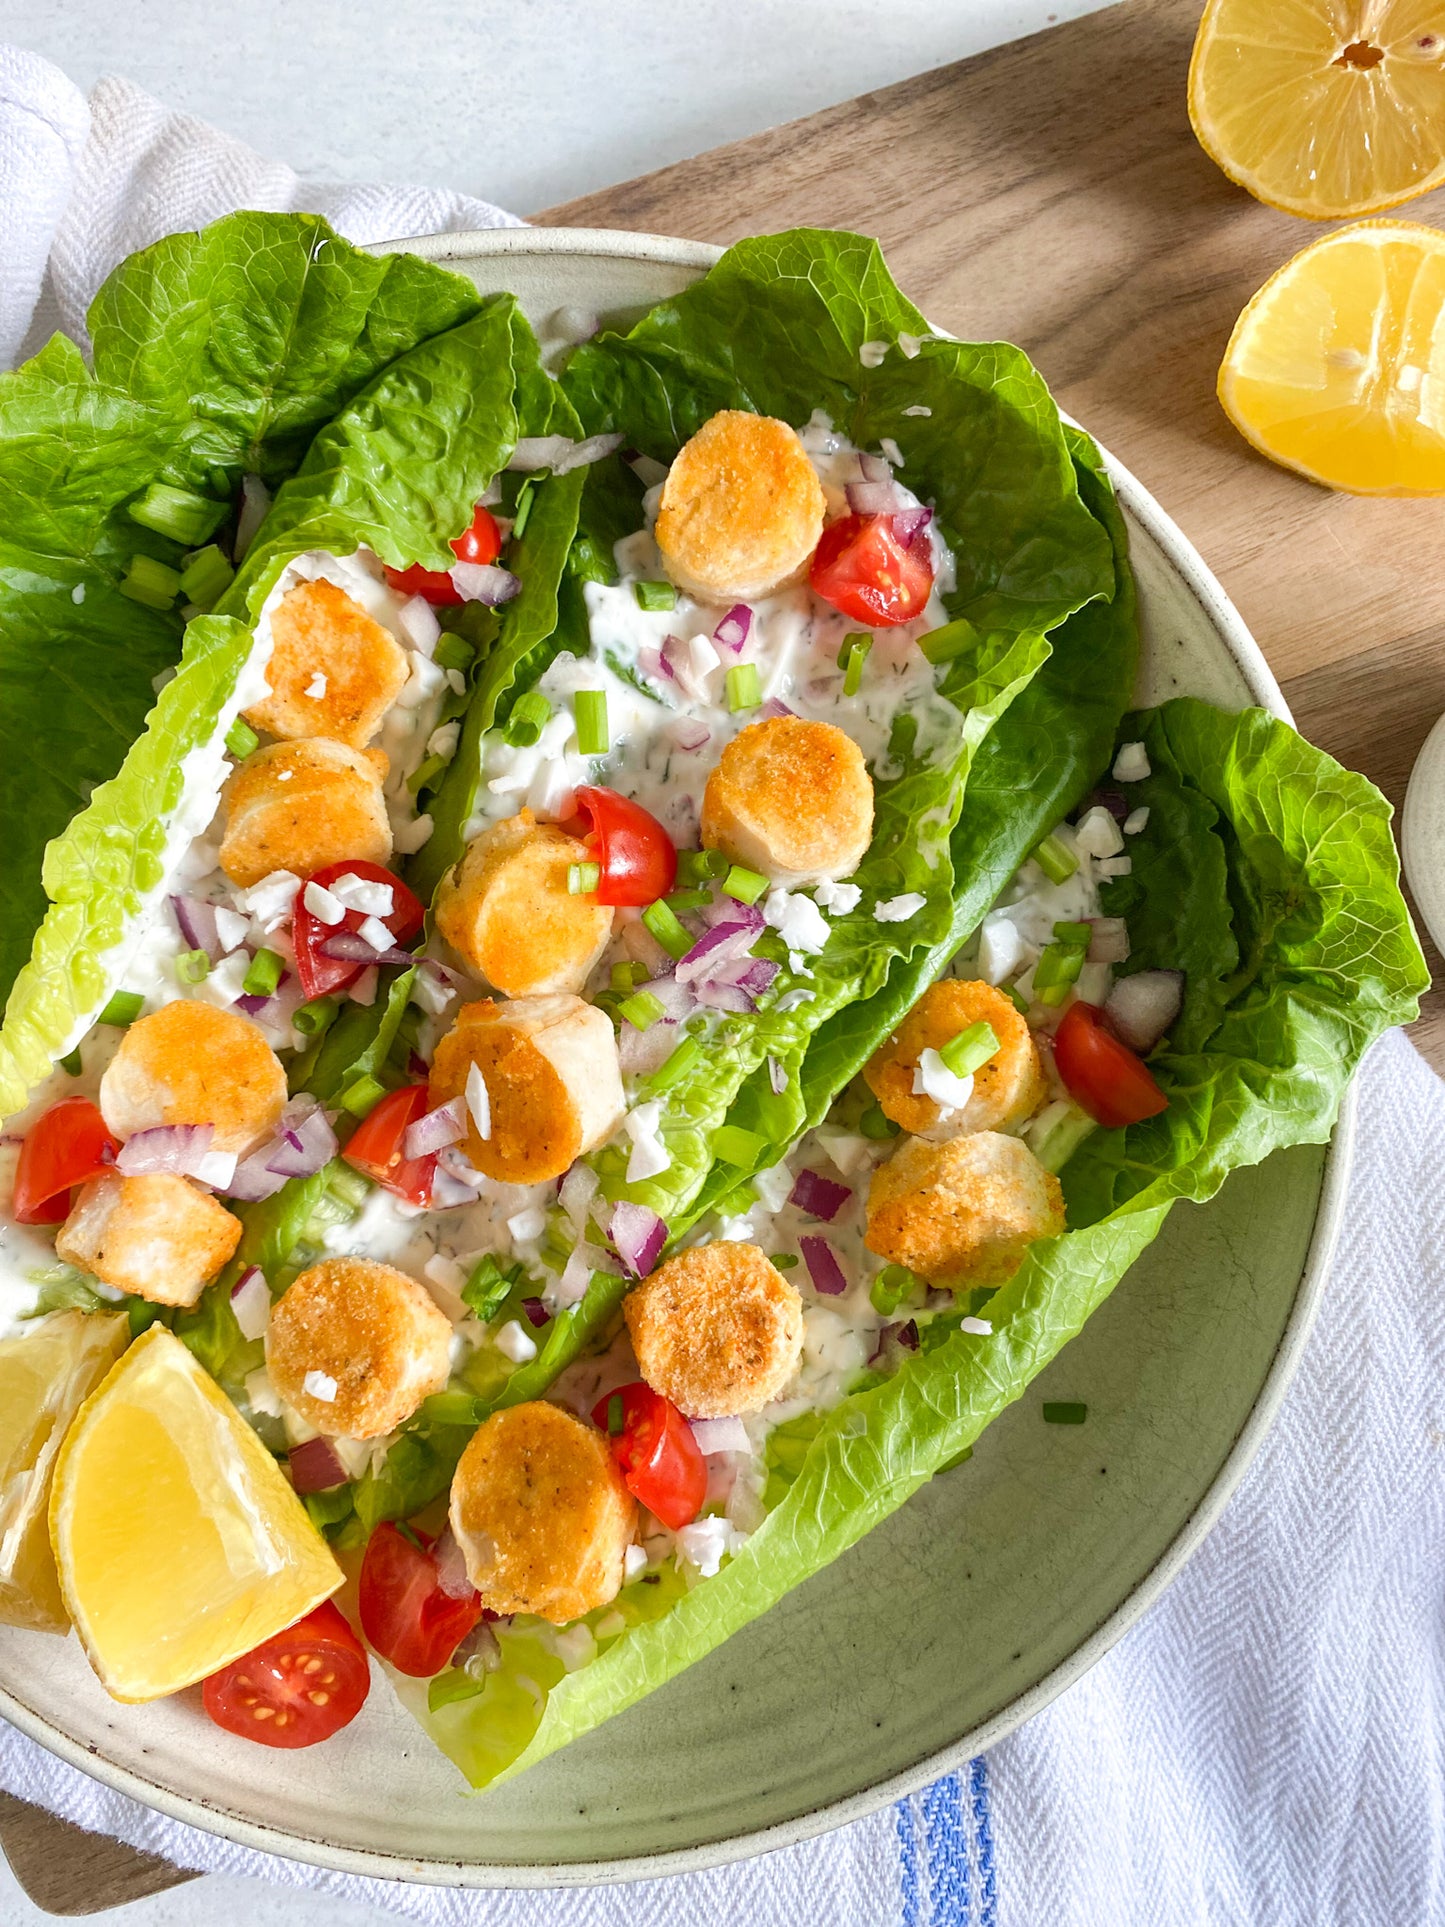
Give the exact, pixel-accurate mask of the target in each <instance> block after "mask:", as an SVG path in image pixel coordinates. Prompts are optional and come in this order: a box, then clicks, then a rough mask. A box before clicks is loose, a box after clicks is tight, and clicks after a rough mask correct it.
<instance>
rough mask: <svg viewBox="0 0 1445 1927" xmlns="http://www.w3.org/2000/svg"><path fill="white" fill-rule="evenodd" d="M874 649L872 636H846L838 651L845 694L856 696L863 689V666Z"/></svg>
mask: <svg viewBox="0 0 1445 1927" xmlns="http://www.w3.org/2000/svg"><path fill="white" fill-rule="evenodd" d="M872 647H873V638H872V636H865V635H862V634H859V635H855V636H845V637H844V639H843V647H842V648H841V649H840V650H839V651H838V667H839V668H840V669H841V670H842V671H843V694H844V695H845V696H856V695H857V694H858V691H859V690H860V689H861V688H862V687H863V665H864V663H865V662H867V660H868V651H869V650H870V649H871V648H872Z"/></svg>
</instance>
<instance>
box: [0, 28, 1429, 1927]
mask: <svg viewBox="0 0 1445 1927" xmlns="http://www.w3.org/2000/svg"><path fill="white" fill-rule="evenodd" d="M1197 17H1198V0H1126V4H1125V5H1123V6H1120V7H1117V8H1114V9H1112V10H1110V11H1108V12H1105V13H1099V14H1094V15H1091V16H1090V17H1088V18H1087V19H1084V20H1080V21H1075V22H1072V23H1071V24H1069V25H1068V26H1064V27H1058V28H1055V29H1053V30H1052V31H1050V32H1048V33H1046V34H1040V35H1037V36H1035V37H1033V38H1032V39H1029V40H1021V41H1016V42H1015V43H1014V44H1013V45H1011V46H1008V47H1004V48H1000V49H998V50H997V51H995V52H993V53H989V54H983V55H980V56H978V57H976V58H975V59H972V60H967V61H961V62H959V63H958V64H956V65H954V66H950V67H943V68H939V69H937V70H935V71H934V72H932V73H929V74H924V75H921V76H920V77H919V78H918V79H916V80H910V81H905V82H904V83H903V84H902V85H901V86H898V87H892V88H889V89H888V90H887V91H886V92H883V93H878V94H870V95H864V96H863V97H862V98H861V99H859V100H855V101H849V102H848V103H847V104H846V105H844V106H841V107H835V108H831V109H829V110H828V111H827V112H825V113H822V114H815V115H813V116H812V117H811V118H809V119H807V120H803V121H797V122H794V123H792V124H790V125H788V126H785V127H779V128H775V129H773V130H772V131H771V132H769V133H766V134H760V135H758V136H756V137H755V138H753V139H751V140H747V141H742V142H739V143H738V144H736V145H735V146H731V147H723V148H718V149H715V150H714V151H713V152H711V153H708V154H703V155H701V156H699V157H698V158H697V159H696V160H691V161H685V162H683V163H681V164H680V165H678V166H674V167H669V168H664V169H663V170H662V171H661V172H660V173H657V174H650V175H647V176H645V177H644V178H643V179H641V180H637V181H630V182H626V183H624V184H623V185H622V186H620V187H615V188H609V189H607V190H605V191H604V192H603V193H600V194H592V195H588V196H587V197H586V198H585V199H583V200H578V201H569V202H567V203H566V204H565V205H564V206H561V207H554V208H549V209H547V210H546V211H545V212H543V213H541V214H538V215H535V216H534V217H533V218H534V219H535V220H536V221H537V222H538V223H539V224H541V225H545V226H550V227H573V226H575V227H615V228H629V229H634V230H646V231H651V232H654V233H661V234H676V235H683V236H686V237H688V238H692V239H697V240H705V241H714V242H727V241H732V240H736V239H737V238H738V236H740V235H743V234H751V233H764V232H767V231H769V230H773V229H777V228H784V227H792V226H795V225H799V224H802V223H813V224H816V225H818V226H825V227H851V228H857V229H858V230H860V231H861V232H863V233H866V234H874V235H876V236H877V237H878V238H879V240H880V241H881V242H882V243H883V246H884V248H885V249H886V251H887V254H888V259H889V262H890V265H891V266H892V269H893V272H894V274H895V276H896V277H897V279H898V281H899V282H900V283H901V285H902V286H903V288H904V289H905V291H906V292H907V293H908V294H909V295H910V296H911V297H912V298H913V299H914V300H915V301H916V302H917V303H918V305H919V306H920V307H921V308H923V309H924V310H925V312H926V313H927V314H928V315H929V316H930V318H931V319H932V320H934V321H935V322H937V323H938V324H939V325H940V326H941V327H945V328H948V329H950V330H952V332H954V333H955V334H958V335H962V336H965V337H973V338H976V339H977V338H990V337H998V338H1003V339H1006V340H1010V341H1016V342H1018V343H1020V344H1021V345H1022V346H1023V347H1024V348H1026V349H1027V350H1028V352H1029V354H1030V355H1031V356H1032V357H1033V359H1034V360H1035V361H1036V362H1037V364H1038V366H1039V367H1040V368H1041V369H1042V370H1043V373H1044V375H1045V376H1046V377H1047V379H1048V381H1049V383H1050V385H1051V386H1052V388H1053V390H1054V393H1055V394H1056V395H1057V397H1058V399H1059V401H1060V403H1061V405H1062V406H1063V407H1065V408H1066V409H1068V410H1069V411H1070V413H1072V414H1074V415H1076V416H1077V417H1078V418H1079V419H1080V420H1081V421H1082V422H1083V423H1084V424H1085V425H1086V426H1087V427H1088V428H1089V429H1090V430H1092V431H1093V433H1094V434H1096V435H1097V436H1098V437H1099V439H1100V440H1101V441H1102V442H1104V443H1105V444H1106V445H1107V446H1108V447H1109V448H1110V449H1111V450H1112V451H1113V452H1114V453H1115V454H1116V455H1117V456H1118V457H1119V458H1120V460H1122V461H1123V462H1125V463H1126V464H1127V465H1128V466H1129V467H1130V468H1131V469H1132V470H1133V471H1134V473H1135V474H1136V475H1137V476H1138V477H1139V479H1140V480H1141V481H1142V482H1143V483H1144V484H1145V486H1146V487H1147V488H1149V489H1150V490H1152V492H1153V493H1154V495H1155V496H1156V497H1157V498H1158V500H1159V501H1160V503H1161V504H1162V505H1163V507H1164V508H1165V509H1166V510H1167V511H1168V513H1169V514H1170V515H1172V516H1173V517H1174V518H1175V520H1176V521H1177V522H1178V523H1179V525H1180V526H1181V527H1182V528H1183V530H1184V531H1185V533H1186V534H1187V535H1188V536H1189V537H1190V539H1191V540H1192V541H1193V542H1194V543H1195V544H1196V546H1197V547H1198V548H1199V550H1200V552H1201V554H1202V555H1203V556H1204V558H1205V560H1206V561H1207V562H1208V563H1209V564H1210V565H1211V567H1212V568H1213V569H1214V570H1215V572H1216V573H1217V574H1218V575H1219V577H1220V579H1221V580H1222V582H1223V583H1224V586H1225V588H1226V590H1227V591H1228V592H1229V594H1230V595H1231V596H1232V597H1233V598H1234V601H1235V602H1236V603H1237V605H1238V606H1239V609H1240V611H1241V613H1242V614H1243V616H1244V619H1245V621H1246V622H1247V623H1248V624H1249V626H1250V628H1251V629H1252V630H1253V632H1254V634H1255V636H1256V638H1257V639H1258V641H1259V643H1260V645H1261V647H1262V648H1263V650H1264V652H1265V654H1266V656H1267V657H1268V658H1269V661H1270V663H1271V665H1272V667H1273V669H1274V672H1275V674H1276V675H1277V676H1278V678H1279V680H1280V682H1281V684H1282V685H1283V687H1284V692H1285V697H1286V699H1287V701H1288V702H1289V704H1290V706H1291V708H1292V709H1293V711H1294V713H1295V717H1296V719H1297V721H1298V722H1299V725H1300V727H1301V729H1302V730H1303V731H1304V732H1305V734H1306V735H1308V736H1309V737H1311V738H1312V739H1313V741H1315V742H1317V743H1319V744H1321V745H1322V746H1323V747H1324V748H1325V749H1328V750H1329V751H1330V752H1331V753H1332V754H1333V755H1335V756H1336V757H1338V758H1339V759H1340V761H1341V762H1344V763H1347V764H1349V765H1351V766H1352V767H1354V768H1356V769H1360V770H1363V771H1365V772H1366V774H1367V775H1369V776H1371V777H1372V778H1373V779H1374V780H1375V781H1376V782H1377V783H1378V784H1379V785H1380V787H1381V788H1382V789H1383V790H1384V791H1385V792H1386V794H1387V795H1388V796H1390V798H1391V799H1392V800H1393V801H1394V802H1395V803H1396V805H1397V806H1398V805H1399V804H1400V803H1401V802H1402V801H1403V797H1404V789H1405V782H1406V779H1407V777H1408V775H1409V772H1410V767H1411V765H1412V763H1413V762H1414V759H1415V756H1416V754H1417V752H1418V750H1419V748H1420V745H1421V743H1422V742H1423V741H1424V738H1425V736H1426V734H1427V733H1428V731H1429V729H1430V727H1431V726H1432V724H1433V723H1434V721H1435V719H1436V717H1437V716H1438V715H1439V714H1440V713H1441V712H1442V710H1445V649H1442V643H1445V569H1441V568H1440V567H1439V566H1438V564H1437V556H1438V553H1439V543H1438V531H1439V529H1440V513H1441V512H1440V508H1439V505H1438V504H1436V503H1434V502H1392V501H1371V500H1365V499H1355V498H1352V497H1349V496H1343V495H1332V494H1329V493H1328V492H1326V491H1325V490H1323V489H1317V488H1314V487H1313V486H1311V485H1310V484H1309V483H1307V482H1304V481H1301V480H1300V479H1298V478H1297V477H1295V476H1293V475H1289V474H1287V473H1285V472H1284V471H1283V470H1281V469H1276V468H1273V467H1271V466H1270V464H1268V463H1267V462H1265V461H1263V460H1262V459H1261V458H1260V457H1258V456H1256V455H1255V454H1254V453H1253V452H1252V451H1251V450H1250V449H1249V448H1248V447H1247V446H1246V445H1245V444H1244V443H1243V442H1242V441H1241V440H1240V438H1239V437H1238V436H1237V435H1236V434H1235V433H1234V431H1233V430H1232V429H1231V428H1230V426H1229V424H1228V422H1227V421H1226V420H1225V418H1224V415H1223V414H1222V412H1221V411H1220V409H1219V406H1218V403H1217V402H1216V400H1215V396H1214V379H1215V371H1216V369H1217V368H1218V365H1219V360H1220V356H1221V355H1222V353H1223V351H1224V346H1225V343H1226V342H1227V340H1228V338H1229V333H1230V329H1231V328H1232V327H1233V324H1234V321H1235V317H1236V316H1237V315H1238V313H1239V311H1240V309H1241V308H1242V307H1243V306H1244V304H1245V302H1246V301H1247V300H1248V299H1249V297H1250V296H1251V295H1252V294H1253V293H1254V292H1255V290H1256V288H1258V287H1259V286H1260V284H1261V283H1262V282H1263V281H1264V280H1265V279H1266V278H1267V277H1268V276H1269V275H1270V274H1271V273H1272V272H1273V270H1274V269H1275V268H1277V267H1278V266H1280V264H1281V263H1282V262H1284V261H1286V260H1287V259H1288V258H1289V256H1290V255H1291V254H1293V253H1294V252H1295V251H1296V250H1297V249H1299V248H1301V247H1303V246H1304V245H1305V244H1306V243H1307V242H1308V241H1310V240H1311V239H1313V238H1314V237H1315V235H1317V234H1318V233H1319V232H1320V231H1321V230H1320V229H1319V228H1318V227H1316V226H1314V225H1312V224H1309V223H1305V222H1301V221H1297V220H1294V219H1292V218H1291V217H1290V216H1288V215H1283V214H1275V213H1273V212H1272V211H1271V210H1269V209H1268V208H1265V207H1261V206H1260V205H1259V204H1258V203H1257V202H1255V201H1253V200H1251V199H1250V198H1249V196H1248V195H1246V194H1245V193H1243V192H1242V191H1241V190H1240V189H1238V188H1235V187H1232V186H1231V185H1230V183H1229V182H1228V181H1227V180H1225V178H1224V177H1223V175H1221V174H1220V173H1219V171H1218V170H1217V169H1216V168H1215V167H1214V166H1213V164H1212V163H1211V162H1210V161H1209V160H1208V159H1207V158H1206V157H1205V155H1204V154H1203V153H1202V152H1201V151H1200V149H1199V147H1198V146H1197V144H1196V143H1195V141H1194V138H1193V136H1192V134H1191V132H1190V129H1189V120H1188V116H1187V113H1186V111H1185V76H1186V73H1187V70H1188V65H1189V50H1190V45H1191V42H1192V39H1193V34H1194V27H1195V23H1196V20H1197ZM1406 213H1407V216H1408V218H1410V219H1416V220H1422V221H1427V222H1432V223H1434V224H1437V225H1445V190H1442V191H1441V192H1440V193H1437V194H1434V195H1431V196H1428V197H1427V198H1425V199H1423V200H1421V201H1418V202H1416V203H1415V204H1414V205H1412V206H1411V207H1410V208H1409V209H1408V210H1406ZM1427 951H1428V952H1429V955H1430V962H1431V968H1432V970H1433V971H1434V972H1435V974H1436V987H1435V989H1434V990H1432V992H1431V994H1430V997H1429V998H1428V999H1427V1002H1426V1008H1425V1013H1424V1015H1423V1016H1422V1018H1421V1020H1420V1022H1419V1024H1417V1025H1416V1026H1415V1030H1414V1035H1415V1041H1416V1042H1417V1043H1418V1044H1419V1046H1420V1048H1421V1049H1422V1050H1423V1051H1424V1053H1425V1055H1426V1056H1427V1057H1429V1058H1430V1059H1431V1061H1432V1062H1433V1063H1434V1064H1435V1065H1436V1067H1437V1068H1439V1069H1442V1070H1445V987H1442V982H1441V979H1442V965H1441V959H1440V958H1439V956H1438V955H1436V954H1435V953H1434V952H1433V950H1430V949H1429V946H1428V945H1427ZM0 1843H3V1845H4V1848H5V1851H6V1853H7V1855H8V1856H9V1858H10V1861H11V1865H12V1867H13V1868H14V1870H15V1873H16V1875H17V1877H18V1878H19V1879H20V1880H21V1881H22V1883H23V1884H24V1885H25V1886H26V1888H27V1890H28V1891H29V1892H30V1893H31V1895H32V1897H33V1898H34V1899H35V1901H36V1904H37V1905H38V1906H41V1907H45V1908H48V1909H49V1910H51V1911H53V1912H58V1913H83V1912H90V1911H96V1910H99V1909H101V1908H104V1907H109V1906H117V1905H119V1904H120V1903H122V1902H123V1901H127V1900H134V1899H137V1898H139V1897H140V1896H141V1895H142V1894H145V1893H153V1892H155V1891H157V1890H158V1889H159V1888H161V1887H164V1886H167V1885H171V1884H174V1883H176V1882H178V1881H181V1880H184V1879H188V1878H191V1877H192V1876H190V1875H186V1874H182V1873H179V1872H178V1871H177V1870H175V1869H173V1868H168V1867H166V1866H165V1864H164V1863H163V1862H158V1861H156V1860H154V1859H153V1858H151V1857H149V1856H145V1855H140V1854H135V1853H132V1852H131V1850H130V1849H129V1848H126V1847H122V1846H120V1845H119V1843H118V1842H116V1841H113V1840H107V1839H103V1838H100V1837H98V1836H94V1835H85V1834H79V1833H77V1831H76V1830H75V1829H74V1828H72V1827H66V1826H64V1825H63V1824H62V1823H61V1822H59V1821H55V1820H52V1819H51V1818H50V1816H49V1815H47V1814H44V1813H42V1812H40V1810H39V1809H38V1808H35V1807H27V1806H25V1805H24V1803H23V1802H20V1801H15V1800H11V1799H9V1798H8V1797H7V1796H3V1795H0Z"/></svg>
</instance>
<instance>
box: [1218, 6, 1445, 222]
mask: <svg viewBox="0 0 1445 1927" xmlns="http://www.w3.org/2000/svg"><path fill="white" fill-rule="evenodd" d="M1189 118H1190V121H1191V122H1192V123H1193V127H1194V132H1195V134H1196V135H1197V136H1198V138H1199V144H1200V146H1201V147H1203V149H1204V151H1205V153H1206V154H1208V155H1209V156H1210V158H1211V159H1212V160H1214V161H1216V162H1218V164H1219V166H1220V167H1222V168H1223V169H1224V171H1225V173H1226V174H1227V175H1228V176H1229V178H1230V179H1231V180H1232V181H1237V182H1238V183H1239V185H1240V186H1241V187H1247V188H1248V189H1249V191H1250V193H1251V194H1253V195H1255V196H1256V197H1257V198H1258V199H1259V200H1261V201H1265V202H1267V203H1268V205H1269V206H1270V207H1277V208H1280V209H1282V210H1283V211H1284V212H1285V213H1286V214H1303V215H1305V216H1306V217H1308V218H1309V219H1310V220H1316V221H1328V220H1340V219H1343V218H1344V217H1346V216H1348V215H1352V214H1373V213H1376V212H1377V211H1378V210H1379V209H1381V208H1386V207H1397V206H1398V205H1399V203H1400V202H1401V201H1408V200H1409V199H1410V197H1411V196H1412V195H1415V194H1424V193H1425V192H1426V191H1427V190H1428V189H1430V188H1432V187H1437V186H1438V185H1439V184H1440V182H1441V181H1442V180H1445V0H1209V5H1208V6H1207V7H1206V8H1205V10H1204V18H1203V20H1202V21H1201V22H1200V24H1199V33H1198V35H1197V37H1196V39H1195V42H1194V57H1193V59H1192V60H1191V61H1190V63H1189Z"/></svg>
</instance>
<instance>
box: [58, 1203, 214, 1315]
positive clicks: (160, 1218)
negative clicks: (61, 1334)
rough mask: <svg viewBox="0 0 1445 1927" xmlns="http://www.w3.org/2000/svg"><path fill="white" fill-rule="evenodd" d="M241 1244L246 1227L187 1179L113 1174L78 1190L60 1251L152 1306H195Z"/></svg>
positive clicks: (60, 1236)
mask: <svg viewBox="0 0 1445 1927" xmlns="http://www.w3.org/2000/svg"><path fill="white" fill-rule="evenodd" d="M240 1241H241V1220H240V1219H239V1218H235V1217H232V1215H231V1213H230V1212H229V1211H228V1210H227V1209H226V1207H225V1205H223V1204H221V1203H219V1202H218V1200H217V1199H215V1198H213V1197H212V1196H211V1195H210V1193H209V1192H207V1191H202V1190H200V1189H199V1187H198V1186H196V1185H194V1184H192V1183H191V1182H190V1180H189V1179H188V1178H178V1177H174V1176H172V1175H170V1174H169V1173H165V1172H155V1173H153V1174H152V1175H150V1176H148V1177H139V1178H123V1177H121V1176H120V1175H119V1174H118V1173H116V1172H110V1171H108V1172H107V1173H106V1174H105V1176H104V1177H99V1178H91V1180H90V1181H89V1183H87V1184H83V1185H82V1186H81V1187H80V1190H79V1192H78V1194H77V1195H76V1199H75V1203H74V1204H73V1205H72V1206H71V1207H70V1216H69V1217H68V1218H67V1219H66V1220H65V1223H64V1224H63V1225H62V1226H61V1227H60V1229H59V1231H58V1232H57V1233H56V1235H55V1252H56V1256H57V1257H59V1258H63V1259H64V1260H65V1262H66V1263H67V1264H69V1265H78V1266H79V1267H80V1269H81V1270H82V1271H88V1272H90V1273H91V1275H92V1276H93V1277H96V1278H99V1279H100V1281H101V1283H102V1284H104V1285H113V1286H115V1288H116V1289H117V1290H118V1291H129V1292H133V1293H134V1294H135V1295H136V1296H137V1297H140V1298H148V1299H150V1301H151V1303H152V1304H155V1305H194V1304H195V1302H196V1300H197V1299H198V1298H199V1297H200V1295H201V1293H202V1292H203V1291H204V1290H205V1288H206V1286H207V1285H208V1284H209V1283H210V1282H211V1280H212V1279H213V1278H214V1277H215V1275H216V1273H217V1272H218V1271H219V1270H220V1269H221V1267H222V1265H224V1264H226V1263H227V1262H228V1261H229V1259H230V1258H231V1257H232V1256H233V1255H234V1253H235V1250H236V1246H237V1245H238V1244H239V1243H240Z"/></svg>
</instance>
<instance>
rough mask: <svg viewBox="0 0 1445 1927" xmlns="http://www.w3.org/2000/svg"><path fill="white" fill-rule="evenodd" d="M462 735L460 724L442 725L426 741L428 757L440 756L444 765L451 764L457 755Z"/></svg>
mask: <svg viewBox="0 0 1445 1927" xmlns="http://www.w3.org/2000/svg"><path fill="white" fill-rule="evenodd" d="M461 734H462V726H461V724H460V723H459V722H455V721H454V722H450V723H442V724H441V725H440V726H439V727H438V728H436V729H434V730H433V731H432V733H431V735H430V736H428V737H427V739H426V753H427V755H428V756H440V757H441V759H442V761H443V762H444V763H449V762H450V761H451V760H452V758H453V757H454V756H455V755H456V753H457V744H458V743H459V742H460V741H461Z"/></svg>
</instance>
